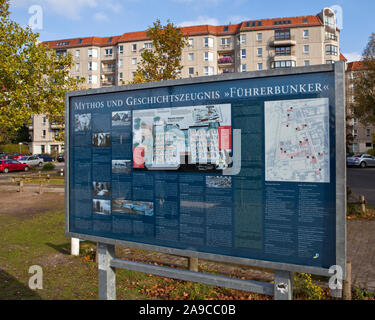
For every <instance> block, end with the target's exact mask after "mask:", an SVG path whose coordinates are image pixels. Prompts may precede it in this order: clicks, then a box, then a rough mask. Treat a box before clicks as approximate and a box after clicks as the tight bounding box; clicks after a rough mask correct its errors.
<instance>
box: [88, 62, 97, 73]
mask: <svg viewBox="0 0 375 320" xmlns="http://www.w3.org/2000/svg"><path fill="white" fill-rule="evenodd" d="M88 70H89V71H96V70H98V64H97V63H96V62H92V61H90V62H89V63H88Z"/></svg>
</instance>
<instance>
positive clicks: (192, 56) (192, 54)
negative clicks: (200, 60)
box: [188, 53, 194, 61]
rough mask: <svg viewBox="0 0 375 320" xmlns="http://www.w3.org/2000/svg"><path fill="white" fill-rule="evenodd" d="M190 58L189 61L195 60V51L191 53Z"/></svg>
mask: <svg viewBox="0 0 375 320" xmlns="http://www.w3.org/2000/svg"><path fill="white" fill-rule="evenodd" d="M188 59H189V61H194V53H189V56H188Z"/></svg>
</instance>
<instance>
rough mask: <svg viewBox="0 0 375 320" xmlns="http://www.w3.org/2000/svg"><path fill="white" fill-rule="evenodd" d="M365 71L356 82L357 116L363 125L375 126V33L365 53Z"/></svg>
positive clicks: (358, 75)
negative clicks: (370, 124)
mask: <svg viewBox="0 0 375 320" xmlns="http://www.w3.org/2000/svg"><path fill="white" fill-rule="evenodd" d="M363 64H364V71H363V72H359V73H358V74H357V76H356V79H355V81H354V88H355V89H354V90H355V91H354V94H355V102H354V103H353V109H354V114H355V116H356V117H357V118H358V119H360V121H361V122H363V123H372V124H375V33H373V34H372V35H371V37H370V39H369V42H368V44H367V47H366V49H365V50H364V52H363Z"/></svg>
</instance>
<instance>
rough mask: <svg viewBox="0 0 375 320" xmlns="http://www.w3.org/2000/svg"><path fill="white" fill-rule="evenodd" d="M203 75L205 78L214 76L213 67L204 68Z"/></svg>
mask: <svg viewBox="0 0 375 320" xmlns="http://www.w3.org/2000/svg"><path fill="white" fill-rule="evenodd" d="M203 73H204V75H205V76H212V75H213V74H214V67H204V69H203Z"/></svg>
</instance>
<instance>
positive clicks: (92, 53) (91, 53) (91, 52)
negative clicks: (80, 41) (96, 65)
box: [88, 48, 98, 58]
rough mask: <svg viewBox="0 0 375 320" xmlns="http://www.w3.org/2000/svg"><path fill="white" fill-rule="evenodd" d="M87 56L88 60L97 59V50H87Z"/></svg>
mask: <svg viewBox="0 0 375 320" xmlns="http://www.w3.org/2000/svg"><path fill="white" fill-rule="evenodd" d="M88 55H89V58H97V57H98V50H97V49H93V48H89V50H88Z"/></svg>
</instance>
